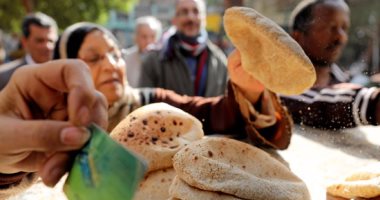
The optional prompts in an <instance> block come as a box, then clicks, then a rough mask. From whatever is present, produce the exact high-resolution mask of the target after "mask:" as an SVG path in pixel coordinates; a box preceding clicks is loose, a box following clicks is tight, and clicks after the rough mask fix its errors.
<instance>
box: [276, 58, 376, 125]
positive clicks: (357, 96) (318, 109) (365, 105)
mask: <svg viewBox="0 0 380 200" xmlns="http://www.w3.org/2000/svg"><path fill="white" fill-rule="evenodd" d="M331 77H332V79H331V82H330V85H334V84H338V83H345V82H349V79H350V77H349V76H348V75H347V74H345V73H344V72H343V71H342V70H341V69H340V68H339V67H338V66H337V65H333V66H332V70H331ZM378 97H379V89H378V88H375V87H372V88H366V87H362V88H358V89H346V88H345V89H334V88H331V87H328V88H312V89H310V90H307V91H306V92H305V93H303V94H301V95H295V96H281V99H282V101H283V103H284V104H285V105H286V106H287V107H288V109H289V111H290V113H291V114H292V117H293V119H294V121H295V122H296V123H300V124H304V125H308V126H312V127H316V128H323V129H342V128H349V127H355V126H359V125H368V124H377V122H376V119H375V114H376V103H377V101H378Z"/></svg>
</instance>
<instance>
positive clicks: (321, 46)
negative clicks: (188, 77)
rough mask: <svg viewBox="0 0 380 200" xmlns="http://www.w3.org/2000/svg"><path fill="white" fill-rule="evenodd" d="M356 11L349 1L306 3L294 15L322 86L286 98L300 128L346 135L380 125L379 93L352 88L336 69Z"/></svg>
mask: <svg viewBox="0 0 380 200" xmlns="http://www.w3.org/2000/svg"><path fill="white" fill-rule="evenodd" d="M349 26H350V10H349V7H348V5H347V4H346V2H345V1H343V0H305V1H302V2H301V3H300V4H299V5H298V6H297V7H296V8H295V9H294V11H293V13H292V16H291V21H290V28H291V35H292V37H293V38H294V39H295V40H296V41H297V42H298V43H299V44H300V45H301V47H302V48H303V50H304V51H305V53H306V54H307V55H308V56H309V58H310V60H311V61H312V63H313V65H314V67H315V69H316V72H317V80H316V82H315V84H314V86H313V87H312V88H311V89H310V90H308V91H306V92H305V93H303V94H301V95H298V96H282V99H283V101H284V103H285V104H286V106H287V107H288V108H289V110H290V112H291V113H292V116H293V118H294V121H295V122H296V123H300V124H305V125H308V126H312V127H316V128H322V129H332V130H336V129H342V128H349V127H355V126H358V125H367V124H372V125H378V124H379V123H380V98H379V97H380V95H379V89H378V88H374V87H373V88H365V87H362V86H360V85H355V84H351V83H349V81H350V77H349V76H347V75H346V74H345V73H343V71H342V70H341V69H340V68H339V67H338V66H337V65H336V63H335V62H336V61H337V60H338V59H339V57H340V55H341V53H342V50H343V48H344V46H345V45H346V43H347V40H348V33H347V32H348V29H349Z"/></svg>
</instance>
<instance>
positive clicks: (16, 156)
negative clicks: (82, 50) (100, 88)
mask: <svg viewBox="0 0 380 200" xmlns="http://www.w3.org/2000/svg"><path fill="white" fill-rule="evenodd" d="M91 122H94V123H97V124H99V125H100V126H102V127H103V128H106V126H107V102H106V100H105V98H104V97H103V95H101V94H100V93H99V92H97V91H96V90H95V88H94V85H93V82H92V79H91V75H90V72H89V70H88V67H87V66H86V64H85V63H84V62H82V61H79V60H57V61H51V62H47V63H44V64H40V65H35V66H24V67H22V68H20V69H19V70H17V71H16V72H15V73H14V74H13V76H12V78H11V80H10V82H9V83H8V85H7V86H6V87H5V88H4V89H3V90H2V91H1V92H0V127H1V129H0V140H1V143H0V173H5V174H12V173H17V172H39V173H40V176H41V178H42V179H43V181H44V182H45V184H47V185H50V186H52V185H55V184H56V183H57V182H58V181H59V179H60V178H61V177H62V176H63V175H64V173H65V172H66V171H67V170H68V168H69V166H70V165H71V163H70V152H72V151H73V150H77V149H80V148H81V147H82V146H83V145H84V144H85V143H86V142H87V140H88V139H89V137H90V134H89V133H88V131H87V130H86V126H87V125H89V124H90V123H91Z"/></svg>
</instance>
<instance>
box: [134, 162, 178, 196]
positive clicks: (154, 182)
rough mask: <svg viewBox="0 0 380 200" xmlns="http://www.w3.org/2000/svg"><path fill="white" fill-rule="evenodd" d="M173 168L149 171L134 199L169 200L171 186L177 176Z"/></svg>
mask: <svg viewBox="0 0 380 200" xmlns="http://www.w3.org/2000/svg"><path fill="white" fill-rule="evenodd" d="M175 175H176V174H175V171H174V169H173V168H168V169H162V170H157V171H154V172H151V173H149V174H148V175H147V176H146V177H145V178H144V180H143V181H142V182H141V183H140V186H139V188H138V190H137V191H136V194H135V196H134V198H133V199H134V200H167V199H168V198H169V187H170V185H171V183H172V181H173V179H174V177H175Z"/></svg>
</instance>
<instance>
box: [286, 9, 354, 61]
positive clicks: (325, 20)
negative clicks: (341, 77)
mask: <svg viewBox="0 0 380 200" xmlns="http://www.w3.org/2000/svg"><path fill="white" fill-rule="evenodd" d="M312 16H313V21H312V22H311V24H310V26H308V28H307V30H306V31H305V32H302V33H300V32H299V34H298V36H297V37H295V39H296V40H297V42H298V43H299V44H300V45H301V47H302V48H303V50H304V51H305V53H306V54H307V55H308V56H309V58H310V59H311V60H312V61H313V63H317V64H331V63H334V62H336V61H337V60H338V59H339V57H340V55H341V53H342V51H343V49H344V46H345V45H346V43H347V40H348V34H347V32H348V29H349V26H350V17H349V11H348V9H347V7H346V5H345V4H342V3H326V4H319V5H316V6H315V7H314V9H313V11H312ZM293 36H295V33H293Z"/></svg>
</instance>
